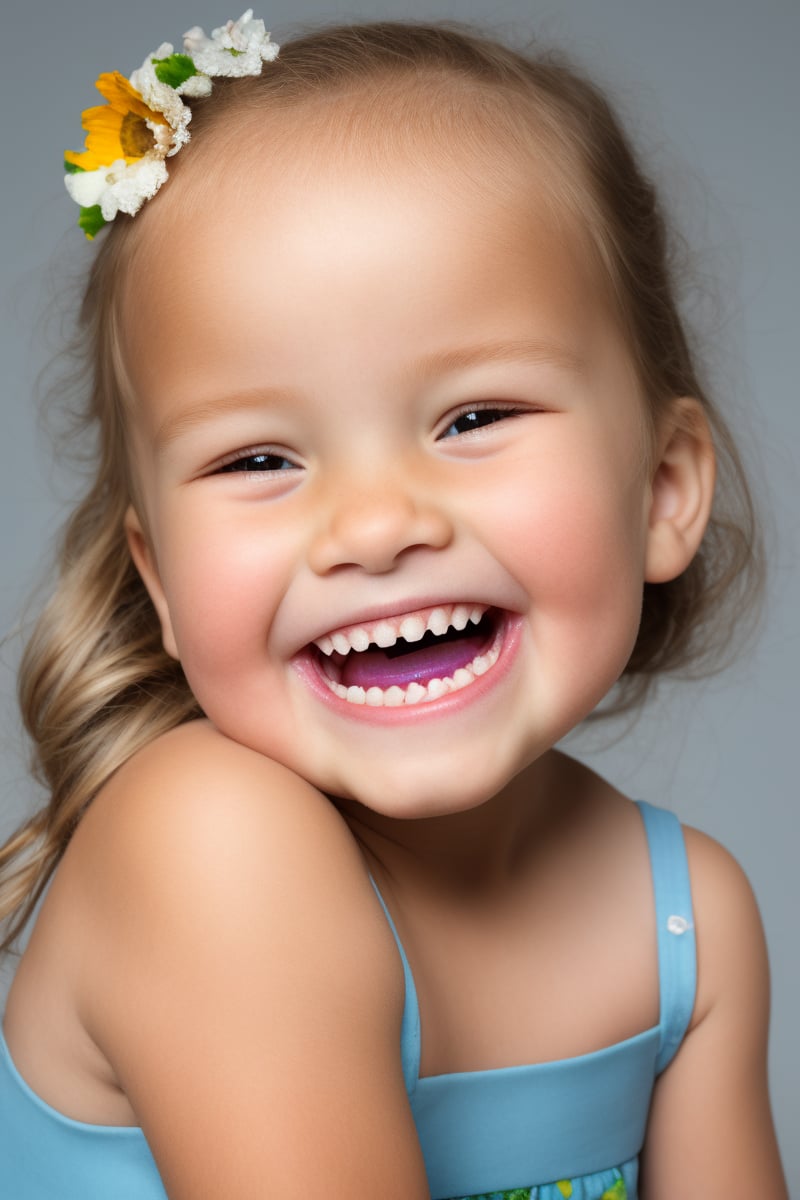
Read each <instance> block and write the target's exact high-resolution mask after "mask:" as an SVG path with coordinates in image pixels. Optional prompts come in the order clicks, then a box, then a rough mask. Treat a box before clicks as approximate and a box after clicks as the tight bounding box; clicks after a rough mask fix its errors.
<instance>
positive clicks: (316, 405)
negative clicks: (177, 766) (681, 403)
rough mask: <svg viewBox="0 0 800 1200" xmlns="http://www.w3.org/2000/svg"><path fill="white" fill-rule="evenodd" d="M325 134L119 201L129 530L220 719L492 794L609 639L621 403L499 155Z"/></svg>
mask: <svg viewBox="0 0 800 1200" xmlns="http://www.w3.org/2000/svg"><path fill="white" fill-rule="evenodd" d="M251 150H252V148H251ZM310 155H313V156H314V158H313V175H312V173H311V172H310V170H309V162H310V159H309V156H310ZM354 157H355V156H354V155H351V156H350V159H349V160H346V161H342V159H341V158H339V159H338V160H337V159H336V156H335V155H334V154H333V153H332V154H330V155H329V156H327V157H326V154H325V148H324V146H322V145H315V146H313V147H311V148H308V147H305V148H304V147H303V146H302V145H300V144H299V143H298V144H296V145H295V146H294V147H292V148H291V150H285V151H281V152H280V153H279V152H277V151H276V152H275V153H274V154H263V155H261V156H258V155H257V154H255V153H251V155H250V157H249V159H248V171H247V174H246V175H245V176H244V177H241V176H240V175H238V174H237V175H236V176H235V177H234V178H231V179H229V180H228V182H227V183H225V182H223V183H221V184H220V185H219V186H218V187H216V188H215V189H214V190H213V191H211V192H209V193H208V194H207V195H206V196H204V197H203V207H202V209H201V208H200V207H199V205H198V206H197V210H196V211H193V212H192V215H191V216H190V217H188V218H187V217H186V216H185V215H182V203H181V196H180V194H179V192H180V189H181V188H183V189H184V193H185V189H186V187H191V186H192V184H191V179H192V177H191V174H187V175H186V176H184V178H183V179H181V180H180V183H178V182H177V181H176V185H175V192H174V194H173V195H172V196H171V197H170V199H169V202H167V203H162V199H161V198H159V201H158V202H157V203H156V204H155V205H154V206H153V211H151V212H148V213H147V214H145V215H144V216H143V218H142V219H143V220H149V221H152V223H153V228H155V227H156V226H158V228H159V240H158V242H157V243H156V242H153V243H152V246H146V249H147V250H148V254H147V257H146V260H145V264H146V265H143V264H137V266H136V275H135V289H133V290H132V291H131V294H130V295H129V296H128V308H127V321H128V323H127V340H126V347H125V349H126V355H127V364H128V367H129V370H130V374H131V377H132V383H133V386H134V389H135V395H136V404H137V408H136V416H135V421H134V428H133V431H132V433H133V445H134V465H135V470H136V474H137V480H138V486H139V493H140V495H141V496H142V497H143V501H142V505H141V511H140V512H139V513H138V515H137V514H133V513H132V514H131V516H130V530H129V532H130V537H131V544H132V548H133V551H134V554H135V556H136V558H137V562H138V563H139V565H140V569H141V570H142V573H143V575H144V578H145V581H146V582H147V585H148V587H149V589H150V592H151V595H152V596H153V598H154V601H155V603H156V606H157V608H158V611H159V614H160V616H161V620H162V624H163V628H164V638H165V644H166V646H167V648H168V649H169V650H170V652H171V653H173V654H175V655H176V656H177V657H178V658H179V659H180V661H181V662H182V664H183V667H184V669H185V673H186V676H187V678H188V680H189V683H190V684H191V687H192V689H193V691H194V693H195V695H196V696H197V699H198V701H199V702H200V704H201V706H202V707H203V709H204V710H205V712H206V713H207V715H208V717H209V718H210V719H211V721H212V722H213V723H214V724H215V725H216V726H217V727H218V728H219V729H220V730H222V731H223V732H224V733H226V734H227V735H229V736H230V737H231V738H234V739H235V740H237V741H240V742H242V743H244V744H246V745H248V746H250V747H252V748H254V749H256V750H258V751H260V752H262V753H264V754H265V755H268V756H270V757H272V758H275V759H277V760H279V761H280V762H282V763H284V764H286V765H287V766H289V767H290V768H292V769H294V770H295V771H297V772H298V773H299V774H300V775H302V776H304V777H305V778H307V779H308V780H310V781H311V782H312V783H314V784H315V785H317V786H318V787H319V788H321V789H323V790H324V791H326V792H329V793H331V794H334V795H339V796H342V797H348V798H354V799H356V800H359V801H360V802H362V803H363V804H366V805H367V806H369V807H370V808H372V809H374V810H375V811H377V812H381V813H384V814H387V815H397V816H405V817H412V816H426V815H432V814H436V813H439V814H441V813H447V812H452V811H457V810H462V809H465V808H468V807H471V806H473V805H475V804H478V803H481V802H482V801H483V800H485V799H487V798H488V797H490V796H491V795H493V794H495V793H496V792H498V791H499V790H500V789H501V788H502V787H503V786H504V785H505V784H506V783H507V782H508V781H509V780H510V779H511V778H512V777H513V776H514V775H516V774H517V773H518V772H519V771H520V770H521V768H522V767H523V766H525V765H526V764H528V763H530V762H532V761H533V760H534V759H535V758H536V757H538V756H539V755H540V754H542V753H543V752H544V751H545V750H547V749H548V748H549V747H551V746H552V745H553V743H554V742H556V741H557V739H559V738H560V737H561V736H562V735H563V734H565V733H566V732H567V731H568V730H569V729H570V728H572V727H573V726H574V725H575V724H576V723H578V722H579V721H580V720H581V719H582V718H583V717H584V716H585V715H586V714H587V713H588V712H589V711H590V710H591V709H592V708H593V707H594V705H595V704H596V703H597V702H598V701H599V700H600V698H601V697H602V696H603V695H604V694H605V693H606V691H607V690H608V689H609V687H610V686H611V685H612V683H613V682H614V681H615V680H616V679H617V677H618V676H619V674H620V673H621V671H622V669H623V667H624V666H625V663H626V661H627V659H628V656H629V654H630V651H631V649H632V646H633V643H634V640H635V637H636V632H637V626H638V621H639V613H640V604H641V596H642V584H643V579H644V575H645V565H644V564H645V554H646V549H647V538H648V514H649V507H650V502H651V501H650V495H651V490H650V480H649V477H648V473H647V469H646V466H645V462H646V448H647V440H646V433H645V420H644V409H643V402H642V399H641V397H640V394H639V390H638V386H637V382H636V379H635V376H634V371H633V369H632V365H631V362H630V358H629V355H628V353H627V352H626V348H625V345H624V343H623V340H622V337H621V335H620V333H619V331H618V329H617V327H616V325H615V322H614V320H613V316H612V313H611V311H610V310H609V307H608V305H607V304H606V303H605V301H604V300H603V298H602V293H601V289H600V287H599V285H598V282H597V279H596V278H595V275H594V272H593V268H592V267H591V265H590V263H589V257H588V255H587V254H586V253H585V252H584V251H583V249H582V243H581V240H580V239H579V238H578V237H576V236H575V235H570V234H568V233H565V232H564V231H563V230H562V231H559V230H558V229H557V228H556V227H555V224H554V222H553V221H552V220H551V219H550V217H549V216H548V212H547V209H546V207H545V204H544V202H543V200H542V198H541V197H537V194H536V189H535V188H534V187H531V185H530V182H529V181H528V183H526V184H525V185H523V184H522V183H520V185H519V186H518V187H511V186H509V187H508V188H506V189H505V190H503V189H501V188H500V187H498V188H496V189H495V190H491V189H490V188H488V187H484V186H482V185H481V182H480V179H481V175H480V172H481V171H486V169H487V168H486V164H485V162H484V163H483V164H475V163H471V162H470V161H469V156H468V155H466V154H465V156H464V158H465V161H464V163H463V164H462V165H463V169H459V168H458V167H457V166H454V165H453V164H452V163H451V164H450V165H449V166H448V168H447V169H446V170H443V169H437V168H435V167H433V166H429V167H422V166H419V165H416V166H414V165H407V166H403V165H402V164H401V165H400V166H399V167H398V166H397V165H396V164H393V166H392V170H391V171H385V170H381V169H380V167H374V168H372V169H370V168H369V167H367V166H366V165H364V164H359V163H358V162H355V161H353V159H354ZM470 172H472V174H470ZM166 200H167V196H166V190H165V196H164V201H166ZM145 232H146V234H147V236H149V230H147V231H145ZM156 244H157V245H158V250H156V249H155V246H156ZM134 295H135V299H134ZM426 631H427V632H426ZM423 635H424V636H423ZM442 635H444V636H442Z"/></svg>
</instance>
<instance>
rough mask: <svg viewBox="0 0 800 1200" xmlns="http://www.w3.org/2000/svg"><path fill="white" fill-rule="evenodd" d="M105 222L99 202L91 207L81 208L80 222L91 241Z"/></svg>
mask: <svg viewBox="0 0 800 1200" xmlns="http://www.w3.org/2000/svg"><path fill="white" fill-rule="evenodd" d="M105 223H106V222H105V218H104V217H103V212H102V209H101V208H100V205H99V204H93V205H92V207H91V208H82V209H81V212H80V216H79V217H78V224H79V225H80V227H81V229H82V230H83V232H84V233H85V234H86V236H87V238H88V239H89V241H91V240H92V238H93V237H94V235H95V234H96V233H98V232H99V231H100V230H101V229H102V228H103V226H104V225H105Z"/></svg>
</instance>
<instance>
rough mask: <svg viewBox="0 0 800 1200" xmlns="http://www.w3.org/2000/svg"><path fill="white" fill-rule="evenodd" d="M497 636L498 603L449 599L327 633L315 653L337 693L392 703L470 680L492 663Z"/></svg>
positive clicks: (424, 697)
mask: <svg viewBox="0 0 800 1200" xmlns="http://www.w3.org/2000/svg"><path fill="white" fill-rule="evenodd" d="M502 641H503V619H502V614H501V613H500V611H499V610H498V609H494V608H488V607H487V606H486V605H483V604H448V605H441V606H438V607H436V608H432V609H424V610H421V611H419V612H415V613H408V614H406V615H405V616H403V617H397V618H386V619H383V620H380V621H375V622H370V623H367V624H365V625H356V626H351V627H349V628H347V629H344V630H339V631H337V632H335V633H332V634H328V635H327V636H325V637H322V638H318V639H317V640H316V641H315V642H314V643H313V644H312V654H313V655H314V657H315V659H316V662H317V666H318V669H319V673H320V675H321V677H322V679H323V681H324V682H325V684H326V685H327V686H328V688H329V689H330V690H331V691H332V692H333V693H334V695H335V696H338V697H339V699H340V700H344V701H346V702H347V703H348V704H367V705H370V706H372V707H376V708H380V707H385V708H393V707H394V708H397V707H400V706H401V705H402V706H404V707H410V706H413V705H417V704H425V703H430V702H431V701H433V700H439V699H440V698H441V697H442V696H446V695H448V694H450V693H451V692H457V691H461V690H463V689H464V688H467V687H469V686H470V684H472V683H474V682H475V680H476V679H478V678H480V676H481V675H485V674H486V672H487V671H489V670H491V668H492V667H493V666H494V664H495V663H496V662H497V659H498V657H499V655H500V648H501V645H502Z"/></svg>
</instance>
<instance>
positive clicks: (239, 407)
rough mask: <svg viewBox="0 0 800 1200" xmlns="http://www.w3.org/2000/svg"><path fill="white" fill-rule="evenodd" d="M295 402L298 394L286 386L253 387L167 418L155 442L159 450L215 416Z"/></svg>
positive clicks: (201, 402) (161, 425)
mask: <svg viewBox="0 0 800 1200" xmlns="http://www.w3.org/2000/svg"><path fill="white" fill-rule="evenodd" d="M296 400H297V392H295V391H292V390H291V389H290V388H283V387H254V388H247V389H246V390H244V391H241V392H232V393H231V394H230V395H220V396H213V397H211V398H210V399H208V400H201V401H199V402H198V403H197V404H193V405H191V407H189V408H185V409H183V410H182V411H181V412H177V413H173V414H171V415H169V416H167V417H165V418H164V420H163V421H162V422H161V424H160V425H159V427H158V429H157V430H156V434H155V439H154V441H155V444H156V447H157V448H159V449H163V448H164V447H165V446H168V445H169V443H170V442H173V441H175V439H176V438H178V437H180V436H181V434H184V433H188V432H189V431H190V430H192V429H194V428H195V427H196V426H198V425H202V424H203V422H204V421H207V420H210V419H212V418H213V417H219V416H222V415H223V414H224V413H227V412H247V410H248V409H264V408H265V407H266V406H267V405H269V404H277V403H283V404H291V403H293V402H295V401H296Z"/></svg>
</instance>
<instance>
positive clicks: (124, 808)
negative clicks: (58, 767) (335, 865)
mask: <svg viewBox="0 0 800 1200" xmlns="http://www.w3.org/2000/svg"><path fill="white" fill-rule="evenodd" d="M79 832H80V835H81V838H82V839H84V840H85V841H86V842H87V843H95V842H96V841H101V842H102V843H103V851H104V858H106V859H109V858H110V859H112V860H113V861H114V862H115V864H116V865H117V866H120V865H122V864H123V863H124V862H129V863H131V864H132V865H133V864H135V863H136V862H137V861H138V862H139V865H140V866H142V867H143V868H145V867H152V869H153V872H154V873H155V874H156V875H159V874H160V873H161V871H162V870H163V868H164V866H165V865H166V864H167V863H169V864H171V866H172V868H173V870H174V871H179V872H186V873H189V874H190V873H191V871H192V869H193V866H194V865H195V864H196V862H197V858H198V856H200V857H202V856H203V854H204V852H205V851H210V852H212V854H213V857H214V859H215V860H216V862H217V866H218V868H219V870H220V871H221V872H224V869H225V866H226V863H228V862H229V861H230V860H229V857H228V856H229V855H230V854H231V853H233V852H236V853H237V854H238V855H241V856H242V857H243V858H244V859H245V860H246V859H247V858H249V857H250V856H251V855H257V856H258V858H259V860H260V861H261V862H262V863H263V862H264V856H265V855H266V856H268V857H272V858H275V860H276V865H277V862H278V861H280V857H281V855H282V854H283V853H284V852H285V851H286V850H288V849H289V848H290V846H292V845H293V844H297V845H300V844H302V847H303V851H304V857H306V858H313V857H314V856H315V855H318V854H319V853H320V851H322V850H323V849H325V850H328V849H330V845H329V843H331V842H334V843H338V848H339V849H340V850H341V851H342V853H343V855H344V862H345V863H349V864H350V865H351V866H354V865H356V864H358V865H360V862H359V856H358V853H357V850H356V846H355V843H354V841H353V839H352V836H351V835H350V833H349V830H348V828H347V826H346V824H345V823H344V821H343V820H342V818H341V817H340V815H339V814H338V812H337V811H336V809H335V808H334V806H333V805H332V804H331V802H330V801H329V800H328V799H327V798H326V797H325V796H324V795H322V793H320V792H319V791H318V790H317V789H316V788H314V787H312V786H311V785H310V784H308V783H307V782H306V781H305V780H303V779H302V778H300V776H298V775H296V774H295V773H294V772H292V771H290V770H288V769H287V768H286V767H283V766H281V765H280V764H279V763H276V762H274V761H273V760H271V759H268V758H265V757H264V756H263V755H260V754H258V753H256V752H254V751H252V750H250V749H248V748H247V747H245V746H242V745H239V744H238V743H236V742H233V741H231V740H230V739H229V738H226V737H224V736H223V735H222V734H220V733H218V732H217V731H216V730H215V729H214V728H213V727H212V726H210V725H209V724H207V723H206V722H204V721H194V722H190V723H189V724H187V725H182V726H180V727H178V728H177V729H174V730H172V731H171V732H170V733H167V734H165V735H163V736H161V737H159V738H157V739H156V740H155V741H154V742H152V743H151V744H150V745H148V746H147V747H145V748H144V749H143V750H141V751H140V752H139V753H138V754H136V755H134V756H133V758H131V759H130V760H129V761H128V762H127V763H126V764H125V765H124V766H123V767H122V768H121V769H120V770H119V771H118V772H117V774H116V775H115V776H114V777H113V778H112V779H111V781H110V782H109V783H108V784H107V785H106V787H105V788H104V789H103V791H102V792H101V793H100V795H99V796H98V797H97V799H96V800H95V801H94V802H93V804H92V805H91V807H90V809H89V811H88V813H87V815H86V817H85V818H84V820H83V822H82V824H81V828H80V830H79ZM93 848H94V847H93Z"/></svg>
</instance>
